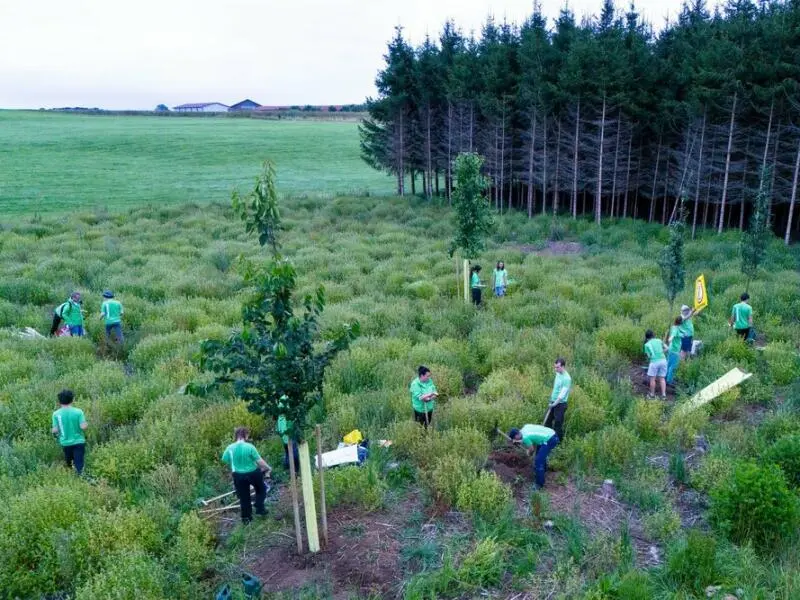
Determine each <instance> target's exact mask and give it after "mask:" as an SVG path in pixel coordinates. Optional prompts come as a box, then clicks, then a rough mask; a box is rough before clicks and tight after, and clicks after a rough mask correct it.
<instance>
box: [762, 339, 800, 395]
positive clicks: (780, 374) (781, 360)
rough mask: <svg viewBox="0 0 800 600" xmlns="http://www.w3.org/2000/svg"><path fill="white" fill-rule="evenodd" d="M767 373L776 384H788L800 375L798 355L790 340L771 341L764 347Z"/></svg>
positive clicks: (799, 358)
mask: <svg viewBox="0 0 800 600" xmlns="http://www.w3.org/2000/svg"><path fill="white" fill-rule="evenodd" d="M764 357H765V358H766V359H767V365H768V367H769V373H770V375H771V376H772V379H773V381H774V382H775V383H776V384H777V385H789V384H790V383H792V381H794V380H795V379H797V378H798V377H800V356H798V354H797V350H796V349H795V347H794V344H792V343H790V342H771V343H769V344H767V346H766V347H765V348H764Z"/></svg>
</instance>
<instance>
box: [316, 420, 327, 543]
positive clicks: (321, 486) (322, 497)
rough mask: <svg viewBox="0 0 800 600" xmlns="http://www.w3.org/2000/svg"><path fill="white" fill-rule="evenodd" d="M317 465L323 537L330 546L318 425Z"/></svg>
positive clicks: (320, 438)
mask: <svg viewBox="0 0 800 600" xmlns="http://www.w3.org/2000/svg"><path fill="white" fill-rule="evenodd" d="M317 461H319V464H318V465H317V467H318V469H319V506H320V511H321V512H322V539H323V541H324V542H325V547H326V548H327V546H328V509H327V507H326V505H325V465H323V464H322V429H321V428H320V426H319V425H317Z"/></svg>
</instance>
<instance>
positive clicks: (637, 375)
mask: <svg viewBox="0 0 800 600" xmlns="http://www.w3.org/2000/svg"><path fill="white" fill-rule="evenodd" d="M646 366H647V365H645V364H636V363H633V364H631V366H630V369H629V371H628V373H629V376H630V378H631V383H632V384H633V391H634V393H636V394H638V395H640V396H647V394H649V393H650V378H649V377H648V376H647V368H646ZM660 395H661V389H660V388H659V386H658V381H656V396H660ZM667 401H668V402H674V401H675V386H674V385H672V384H669V383H668V384H667Z"/></svg>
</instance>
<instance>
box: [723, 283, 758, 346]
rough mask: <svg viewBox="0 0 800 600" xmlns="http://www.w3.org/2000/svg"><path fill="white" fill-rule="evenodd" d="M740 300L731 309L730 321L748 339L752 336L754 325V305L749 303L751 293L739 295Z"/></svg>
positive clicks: (744, 338)
mask: <svg viewBox="0 0 800 600" xmlns="http://www.w3.org/2000/svg"><path fill="white" fill-rule="evenodd" d="M739 300H740V302H738V303H737V304H734V305H733V308H732V309H731V318H730V319H728V323H730V325H731V326H732V327H733V328H734V329H735V330H736V333H738V334H739V335H740V336H742V339H743V340H745V341H747V338H748V337H750V329H751V328H752V327H753V307H752V306H750V304H748V302H747V301H748V300H750V294H748V293H747V292H745V293H744V294H742V295H741V296H739Z"/></svg>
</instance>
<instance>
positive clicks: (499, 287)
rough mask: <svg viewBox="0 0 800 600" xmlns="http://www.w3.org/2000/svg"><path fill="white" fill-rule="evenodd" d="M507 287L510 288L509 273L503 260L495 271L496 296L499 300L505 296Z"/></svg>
mask: <svg viewBox="0 0 800 600" xmlns="http://www.w3.org/2000/svg"><path fill="white" fill-rule="evenodd" d="M506 287H508V272H507V271H506V264H505V263H504V262H503V261H502V260H501V261H500V262H498V263H497V267H496V268H495V270H494V295H495V296H497V297H498V298H500V297H502V296H505V295H506Z"/></svg>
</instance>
